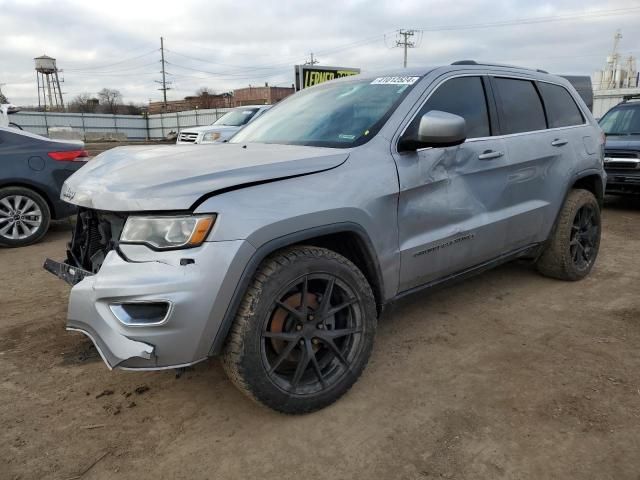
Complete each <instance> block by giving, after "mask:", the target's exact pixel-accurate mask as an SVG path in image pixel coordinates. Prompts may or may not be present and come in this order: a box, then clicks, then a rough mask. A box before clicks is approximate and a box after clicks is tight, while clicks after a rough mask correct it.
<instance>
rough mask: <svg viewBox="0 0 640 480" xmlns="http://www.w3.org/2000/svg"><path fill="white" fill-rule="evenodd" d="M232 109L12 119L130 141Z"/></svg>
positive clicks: (38, 129)
mask: <svg viewBox="0 0 640 480" xmlns="http://www.w3.org/2000/svg"><path fill="white" fill-rule="evenodd" d="M229 110H231V109H230V108H213V109H206V110H190V111H186V112H177V113H160V114H155V115H149V117H148V118H145V117H144V116H141V115H109V114H94V113H58V112H19V113H14V114H12V115H11V116H10V117H9V118H10V120H11V121H12V122H14V123H17V124H18V125H20V126H21V127H22V128H24V129H25V130H27V131H29V132H33V133H37V134H39V135H48V133H49V128H51V127H71V128H72V129H73V130H74V131H77V132H79V133H81V134H82V135H83V136H84V134H85V133H124V134H126V136H127V138H128V139H130V140H144V139H147V138H149V139H154V140H156V139H162V138H166V136H167V135H168V134H169V133H170V132H175V133H177V132H178V131H179V130H182V129H184V128H189V127H196V126H202V125H209V124H211V123H213V122H215V121H216V120H217V119H218V118H220V117H221V116H222V115H224V114H225V113H227V112H228V111H229Z"/></svg>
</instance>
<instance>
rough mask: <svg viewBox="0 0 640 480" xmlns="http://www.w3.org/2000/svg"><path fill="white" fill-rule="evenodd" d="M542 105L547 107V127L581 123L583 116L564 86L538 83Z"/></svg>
mask: <svg viewBox="0 0 640 480" xmlns="http://www.w3.org/2000/svg"><path fill="white" fill-rule="evenodd" d="M538 87H539V88H540V93H541V94H542V99H543V100H544V105H545V107H546V108H547V119H548V120H549V128H559V127H570V126H572V125H582V124H583V123H584V117H583V116H582V113H581V112H580V109H579V108H578V105H576V102H575V100H574V99H573V97H572V96H571V94H570V93H569V92H568V91H567V89H566V88H564V87H561V86H560V85H553V84H551V83H544V82H540V83H538Z"/></svg>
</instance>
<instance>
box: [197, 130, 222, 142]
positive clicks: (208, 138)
mask: <svg viewBox="0 0 640 480" xmlns="http://www.w3.org/2000/svg"><path fill="white" fill-rule="evenodd" d="M219 138H220V132H209V133H205V134H204V135H203V136H202V140H201V141H200V142H201V143H213V142H215V141H216V140H218V139H219Z"/></svg>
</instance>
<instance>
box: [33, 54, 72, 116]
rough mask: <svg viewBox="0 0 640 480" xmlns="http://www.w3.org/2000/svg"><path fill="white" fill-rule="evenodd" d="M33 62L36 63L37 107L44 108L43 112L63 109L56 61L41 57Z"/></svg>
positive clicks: (44, 56)
mask: <svg viewBox="0 0 640 480" xmlns="http://www.w3.org/2000/svg"><path fill="white" fill-rule="evenodd" d="M33 60H34V61H35V62H36V79H37V81H38V107H40V108H42V107H44V109H45V110H62V109H64V102H63V101H62V90H61V89H60V79H59V78H58V67H57V66H56V59H55V58H51V57H48V56H46V55H42V56H41V57H36V58H34V59H33ZM41 94H42V95H41Z"/></svg>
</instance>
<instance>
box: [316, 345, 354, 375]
mask: <svg viewBox="0 0 640 480" xmlns="http://www.w3.org/2000/svg"><path fill="white" fill-rule="evenodd" d="M321 340H322V342H323V343H324V344H325V345H326V346H328V347H329V349H331V351H332V352H333V354H334V355H335V356H336V358H337V359H338V360H340V363H342V364H343V365H344V366H345V367H346V368H347V369H348V370H351V364H350V363H349V362H348V361H347V359H346V358H345V357H344V355H343V354H342V352H341V351H340V349H339V348H338V346H337V345H336V344H335V342H334V341H333V339H331V338H322V339H321Z"/></svg>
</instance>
